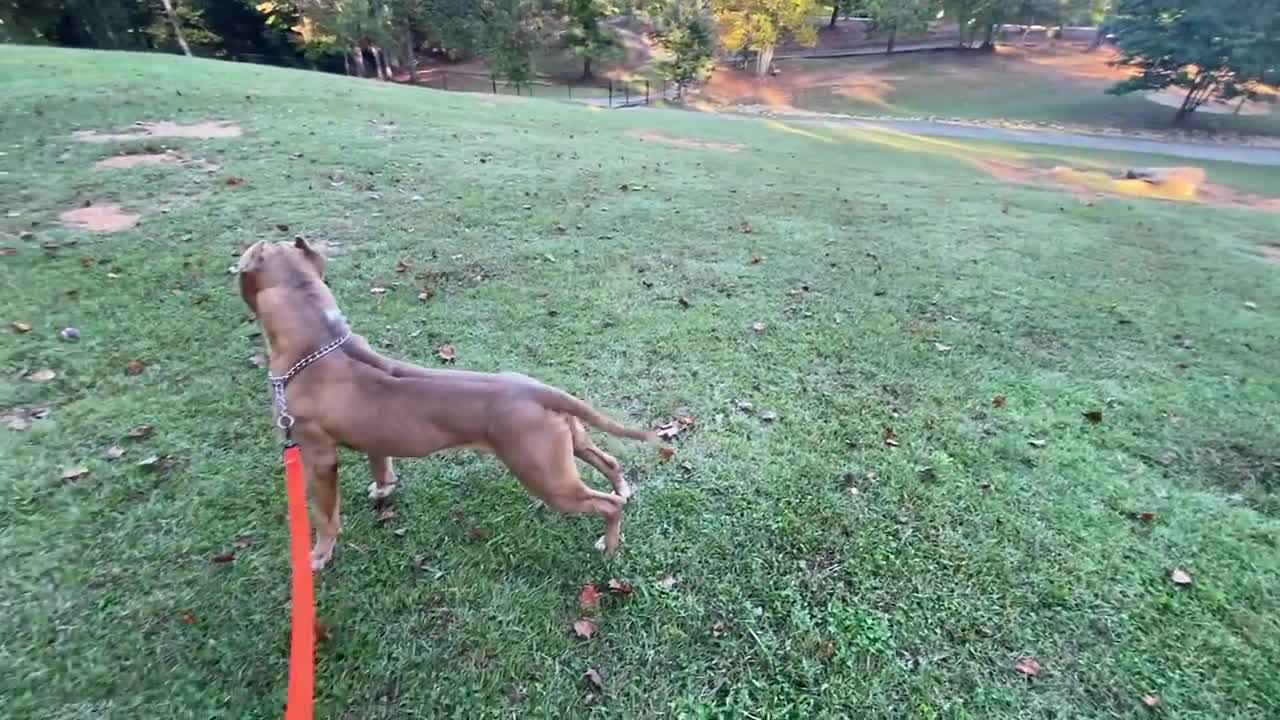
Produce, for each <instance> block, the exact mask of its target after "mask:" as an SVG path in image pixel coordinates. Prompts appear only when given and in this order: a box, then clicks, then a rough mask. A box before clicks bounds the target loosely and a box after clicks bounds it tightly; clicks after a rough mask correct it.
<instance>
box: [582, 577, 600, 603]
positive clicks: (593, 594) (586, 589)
mask: <svg viewBox="0 0 1280 720" xmlns="http://www.w3.org/2000/svg"><path fill="white" fill-rule="evenodd" d="M578 607H579V608H581V609H582V610H599V609H600V591H599V590H597V589H596V584H595V583H587V584H586V585H583V586H582V589H581V590H579V591H578Z"/></svg>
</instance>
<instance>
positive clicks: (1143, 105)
mask: <svg viewBox="0 0 1280 720" xmlns="http://www.w3.org/2000/svg"><path fill="white" fill-rule="evenodd" d="M1060 52H1061V53H1062V55H1061V57H1065V60H1066V61H1069V62H1075V63H1080V65H1079V66H1077V67H1078V69H1079V71H1080V72H1077V73H1074V74H1073V72H1072V71H1069V70H1055V69H1053V66H1052V65H1047V64H1046V65H1041V64H1036V63H1033V62H1029V61H1027V60H1025V59H1023V58H1021V57H1016V56H1008V55H986V54H982V53H914V54H904V55H899V56H896V57H893V58H892V59H889V60H888V61H886V60H885V58H884V57H883V56H880V57H870V58H831V59H821V60H787V61H780V62H779V66H780V67H781V69H782V78H785V79H784V80H782V81H781V82H782V83H784V84H785V85H787V86H790V85H793V84H794V85H795V86H796V87H795V88H794V95H795V96H794V100H793V104H794V105H795V106H796V107H799V108H803V109H806V110H816V111H819V112H834V113H843V114H854V115H877V116H880V115H887V116H905V117H927V116H939V117H945V118H961V119H972V120H983V119H1000V120H1017V121H1030V122H1049V123H1063V124H1071V125H1083V126H1095V127H1109V128H1120V129H1125V130H1167V129H1169V127H1170V124H1171V122H1172V120H1173V116H1174V112H1175V108H1172V107H1167V106H1165V105H1161V104H1158V103H1155V102H1152V101H1150V100H1148V99H1146V98H1145V97H1143V96H1142V95H1141V94H1140V93H1134V94H1129V95H1123V96H1114V95H1107V94H1105V92H1104V91H1105V90H1106V89H1107V88H1108V87H1110V86H1111V85H1113V84H1114V83H1115V80H1114V79H1111V78H1105V77H1096V76H1090V73H1100V72H1103V71H1105V68H1106V64H1105V61H1104V60H1103V59H1102V58H1101V57H1100V56H1086V55H1084V54H1083V53H1080V52H1078V51H1072V50H1069V49H1067V50H1061V51H1060ZM1073 54H1075V55H1079V57H1078V58H1076V57H1072V55H1073ZM1037 57H1038V56H1037ZM1094 57H1097V58H1098V59H1097V61H1096V67H1094V66H1092V65H1089V64H1088V63H1089V61H1090V60H1091V59H1092V58H1094ZM792 76H795V77H792ZM800 77H805V78H813V77H816V78H823V79H819V80H817V81H816V82H815V81H811V80H807V79H806V80H800V79H799V78H800ZM851 82H852V83H859V82H861V83H863V85H864V87H866V88H867V89H868V91H869V92H863V93H858V92H854V93H850V92H848V91H846V90H844V89H843V88H844V86H846V85H848V84H849V83H851ZM1186 127H1187V128H1189V129H1194V130H1202V131H1207V132H1215V133H1224V132H1225V133H1239V134H1245V135H1264V136H1278V135H1280V106H1277V107H1276V108H1275V110H1274V111H1273V112H1272V113H1271V114H1270V115H1262V116H1246V115H1241V116H1232V115H1222V114H1216V115H1215V114H1210V113H1207V112H1201V113H1195V114H1194V115H1192V117H1191V118H1190V119H1189V120H1188V122H1187V125H1186Z"/></svg>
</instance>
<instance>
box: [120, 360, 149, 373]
mask: <svg viewBox="0 0 1280 720" xmlns="http://www.w3.org/2000/svg"><path fill="white" fill-rule="evenodd" d="M146 369H147V364H146V363H144V362H142V361H141V360H130V361H129V364H128V365H125V366H124V374H125V375H141V374H142V371H143V370H146Z"/></svg>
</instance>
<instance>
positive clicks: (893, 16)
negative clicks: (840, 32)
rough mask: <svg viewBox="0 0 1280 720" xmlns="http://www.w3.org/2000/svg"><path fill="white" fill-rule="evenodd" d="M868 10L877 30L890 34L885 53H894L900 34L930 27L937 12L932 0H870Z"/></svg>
mask: <svg viewBox="0 0 1280 720" xmlns="http://www.w3.org/2000/svg"><path fill="white" fill-rule="evenodd" d="M867 10H868V11H869V12H870V13H871V19H872V20H873V21H874V22H875V27H876V29H877V30H884V31H886V32H888V33H889V38H888V42H887V43H886V46H885V52H887V53H891V52H893V48H894V44H895V43H896V41H897V38H898V33H899V32H900V31H901V32H916V31H920V30H925V29H927V28H928V27H929V20H930V19H931V18H932V17H933V16H934V14H935V13H936V12H937V8H935V7H934V4H933V2H932V0H870V2H869V3H868V8H867Z"/></svg>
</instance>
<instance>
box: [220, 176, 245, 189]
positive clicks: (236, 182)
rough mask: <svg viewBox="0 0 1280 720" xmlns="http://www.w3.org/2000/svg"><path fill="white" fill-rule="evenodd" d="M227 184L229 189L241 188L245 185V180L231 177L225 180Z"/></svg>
mask: <svg viewBox="0 0 1280 720" xmlns="http://www.w3.org/2000/svg"><path fill="white" fill-rule="evenodd" d="M225 182H226V183H227V187H239V186H241V185H243V184H244V178H242V177H229V178H227V179H226V180H225Z"/></svg>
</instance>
